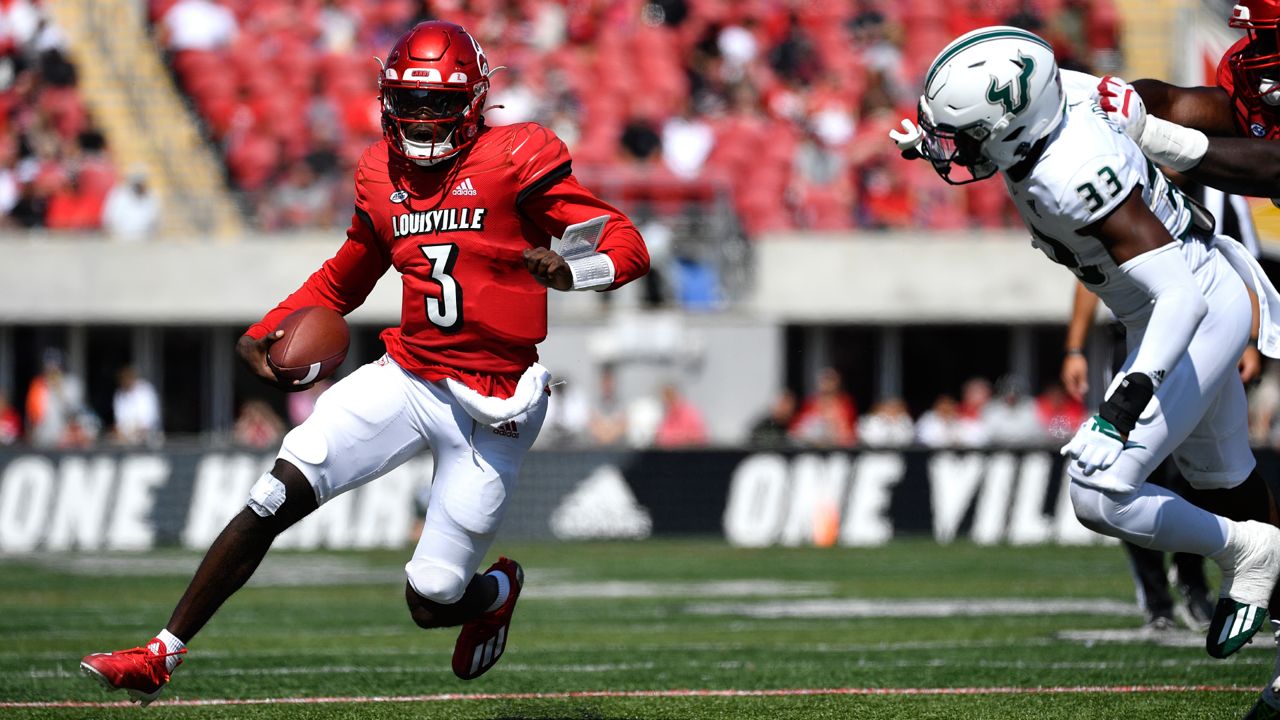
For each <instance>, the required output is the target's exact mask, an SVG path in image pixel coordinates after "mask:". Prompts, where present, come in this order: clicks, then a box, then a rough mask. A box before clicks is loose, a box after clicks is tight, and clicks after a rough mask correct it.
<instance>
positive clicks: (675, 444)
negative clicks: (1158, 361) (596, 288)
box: [540, 366, 1085, 449]
mask: <svg viewBox="0 0 1280 720" xmlns="http://www.w3.org/2000/svg"><path fill="white" fill-rule="evenodd" d="M600 381H601V386H600V393H599V395H600V397H601V398H602V399H603V400H602V401H597V403H596V404H595V406H594V407H589V406H588V405H587V403H586V402H585V401H584V400H583V399H581V398H580V397H579V396H578V395H577V394H575V392H574V391H572V390H568V391H561V392H559V393H557V394H553V395H552V403H551V407H550V409H549V410H548V415H547V421H546V425H545V426H544V429H543V436H544V437H543V438H542V439H541V440H540V443H541V444H542V446H544V447H545V446H558V447H565V446H570V447H589V446H604V447H621V446H630V447H657V448H689V447H705V446H707V445H708V444H709V443H708V439H707V435H706V432H705V430H704V427H703V422H702V417H701V413H700V412H699V410H698V408H697V407H695V406H694V405H693V404H691V403H690V402H689V401H688V400H687V399H685V398H684V397H683V396H682V395H681V393H680V391H679V388H678V386H677V385H675V384H667V385H664V386H663V387H662V389H661V391H660V393H659V395H658V397H656V398H640V399H638V400H635V401H633V402H631V403H629V404H627V405H625V406H623V405H622V404H620V403H618V401H617V389H616V380H615V379H614V371H613V370H612V368H610V367H608V366H606V367H604V368H602V370H601V377H600ZM1084 418H1085V408H1084V405H1083V403H1082V402H1081V401H1080V400H1077V399H1073V398H1071V397H1068V396H1067V394H1066V393H1065V392H1063V390H1062V387H1061V386H1060V385H1058V384H1056V383H1054V384H1051V385H1049V386H1048V387H1047V388H1046V389H1045V390H1044V392H1042V393H1041V394H1040V395H1038V396H1034V397H1033V396H1031V395H1029V394H1028V388H1027V387H1026V382H1025V381H1023V380H1022V379H1021V378H1018V377H1016V376H1005V377H1002V378H1000V379H998V380H997V381H996V383H995V385H994V388H993V385H992V383H991V382H990V381H989V380H987V379H985V378H981V377H975V378H972V379H970V380H968V381H967V382H965V383H964V386H963V387H962V388H961V389H960V398H959V399H958V400H957V399H956V398H955V397H954V396H951V395H941V396H939V397H938V398H937V400H935V401H934V403H933V406H932V407H931V408H929V409H928V410H927V411H925V412H924V413H923V414H921V415H920V416H919V417H918V418H913V417H912V416H911V414H910V413H909V412H908V409H907V404H906V403H905V402H904V401H903V400H902V399H901V398H885V399H882V400H880V401H879V402H876V403H875V404H874V405H873V406H872V407H871V409H870V410H869V411H868V412H867V413H866V414H865V415H862V416H859V414H858V408H857V405H856V403H855V401H854V398H853V397H852V396H851V395H850V394H849V393H848V392H847V391H846V390H845V389H844V382H843V380H842V378H841V377H840V373H839V372H838V371H836V370H835V369H834V368H825V369H823V370H821V371H820V372H819V373H818V375H817V377H816V378H815V382H814V390H813V392H812V393H811V394H809V395H808V396H806V397H803V398H800V397H797V395H796V393H795V392H793V391H792V390H790V389H785V388H784V389H783V390H782V391H780V392H779V393H778V395H777V396H776V397H774V398H773V400H772V402H771V403H770V406H769V410H768V412H766V413H765V414H764V415H763V416H762V417H760V418H759V419H757V420H756V421H755V422H754V423H753V424H752V426H751V429H750V432H749V434H748V435H747V437H745V438H743V440H742V444H743V445H746V446H749V447H753V448H774V449H784V448H855V447H872V448H905V447H928V448H981V447H1048V446H1052V445H1054V443H1059V444H1060V443H1062V442H1064V441H1065V440H1067V439H1068V438H1070V437H1071V435H1073V434H1074V433H1075V430H1076V428H1077V427H1078V426H1079V425H1080V423H1081V422H1083V421H1084Z"/></svg>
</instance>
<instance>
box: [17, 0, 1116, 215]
mask: <svg viewBox="0 0 1280 720" xmlns="http://www.w3.org/2000/svg"><path fill="white" fill-rule="evenodd" d="M0 8H3V9H2V10H0V15H2V17H0V28H3V30H0V32H3V33H4V34H3V36H0V42H3V50H4V52H5V55H4V63H5V67H4V68H3V69H2V70H0V90H2V91H3V92H2V95H0V102H2V103H3V108H4V113H3V116H4V118H5V129H4V132H2V133H0V170H2V172H3V177H0V211H2V213H0V214H3V215H4V216H5V217H6V221H7V222H8V223H9V224H10V225H16V226H19V227H49V228H57V229H91V228H97V227H101V226H103V225H104V224H105V225H107V226H108V227H110V226H111V225H112V223H111V222H110V220H109V217H110V215H111V213H109V212H106V213H105V216H104V211H105V210H107V208H108V206H110V205H111V203H110V202H108V199H107V196H108V193H109V192H110V191H111V188H112V186H113V185H114V184H115V181H116V177H117V175H118V174H121V173H120V172H119V171H120V169H119V168H116V169H114V170H113V168H112V167H111V164H110V162H109V159H108V157H107V155H106V152H105V147H104V145H105V143H104V140H103V136H102V133H100V132H99V131H97V130H96V129H95V128H94V126H93V124H92V121H91V119H90V118H89V116H88V114H87V113H86V112H85V109H84V104H83V100H82V98H81V97H80V95H79V94H78V93H77V91H76V70H75V68H74V66H72V65H71V64H70V63H69V62H68V61H67V59H66V54H65V48H64V47H63V46H64V41H63V39H62V37H61V36H60V34H59V33H58V31H57V30H56V28H54V27H53V26H52V25H51V23H50V22H49V21H48V17H47V12H46V11H43V10H42V9H41V6H40V5H39V4H33V3H32V2H31V0H9V1H7V2H5V3H0ZM147 8H148V17H149V21H150V22H151V24H152V30H153V33H154V36H155V38H156V40H157V43H158V45H159V46H160V47H161V48H163V50H164V52H166V54H167V58H168V61H169V64H170V67H171V69H172V71H173V74H174V76H175V78H176V80H177V84H178V86H179V87H180V88H181V90H182V92H183V93H185V95H186V97H187V99H188V100H189V103H190V106H191V107H192V108H193V110H194V111H195V113H196V114H197V116H198V117H199V118H200V121H201V123H202V125H203V130H204V132H205V133H206V135H207V137H208V138H209V139H210V141H211V142H212V143H214V144H215V145H216V146H217V147H218V148H219V149H220V150H221V152H222V156H223V158H224V160H225V163H226V167H227V173H228V182H229V184H230V186H231V187H232V188H233V189H235V190H236V191H237V192H238V193H239V196H240V197H241V198H242V199H243V204H244V206H245V208H246V210H247V211H248V213H249V214H250V215H251V216H252V217H253V219H254V222H255V225H256V226H257V227H259V228H262V229H267V230H279V229H289V228H302V227H335V226H341V225H343V224H345V223H346V222H347V221H348V220H349V216H350V198H351V194H352V189H351V177H352V169H353V167H354V163H355V162H356V160H357V159H358V158H359V155H360V153H361V152H362V150H363V149H364V148H365V147H366V146H367V145H368V144H370V143H371V142H373V141H375V140H376V139H377V138H378V137H379V136H380V133H381V129H380V121H379V106H378V102H377V100H376V71H377V63H376V61H375V60H374V58H375V57H380V56H382V55H384V54H385V53H386V51H387V49H388V48H389V47H390V45H391V43H392V42H393V41H394V40H395V38H396V37H397V36H398V35H400V34H401V33H402V32H403V31H404V30H405V29H407V28H408V27H410V26H411V25H412V24H413V23H415V22H417V21H419V20H422V19H427V18H442V19H447V20H452V21H455V22H458V23H460V24H462V25H463V26H465V27H467V28H468V29H469V30H470V31H471V32H472V33H473V34H474V35H475V36H476V37H477V39H478V40H479V41H480V43H481V44H482V45H483V47H484V48H485V49H486V51H487V53H488V55H489V59H490V62H491V63H492V64H494V65H502V66H505V68H506V69H504V70H501V71H499V72H498V73H497V74H496V75H495V76H494V81H493V89H492V91H491V93H490V98H489V99H490V104H491V106H493V109H492V110H491V111H490V112H489V113H488V119H489V121H490V122H491V123H493V124H499V125H501V124H508V123H514V122H521V121H525V120H536V121H538V122H541V123H543V124H545V125H547V126H549V127H551V128H553V129H554V130H555V131H556V132H557V133H558V134H559V135H560V136H561V137H562V138H564V140H565V141H566V142H567V143H568V144H569V146H570V147H571V149H572V151H573V154H574V157H575V167H576V168H577V172H578V173H579V174H580V175H582V176H583V177H584V179H586V180H587V181H588V182H589V183H593V184H595V185H596V186H597V187H598V188H599V189H600V190H601V192H602V193H603V194H605V195H606V196H608V197H609V198H610V199H612V200H614V201H616V202H618V203H620V204H621V205H623V206H624V207H625V208H626V209H628V210H633V211H634V210H637V209H638V208H639V207H640V206H645V207H646V208H650V209H654V210H655V211H656V212H659V213H661V212H666V211H672V212H681V211H682V210H683V209H686V208H688V207H689V206H691V205H692V206H694V207H697V206H698V204H700V203H702V204H705V203H706V202H708V201H709V200H710V199H712V198H723V199H725V200H726V201H727V202H729V203H730V204H731V205H732V207H733V208H734V210H735V211H736V213H737V216H738V218H739V221H740V224H741V226H742V228H743V229H744V230H745V232H746V233H747V234H748V235H749V236H754V235H757V234H759V233H763V232H767V231H771V230H784V229H789V228H808V229H847V228H904V227H911V228H921V227H923V228H932V229H959V228H966V227H992V226H1003V225H1006V224H1008V223H1009V222H1010V218H1011V217H1014V216H1013V214H1012V213H1008V212H1005V210H1006V207H1005V203H1006V200H1005V197H1004V195H1005V194H1004V192H1003V191H1002V189H1001V188H1000V187H999V184H998V183H979V184H975V185H971V186H968V188H966V189H965V190H963V191H962V192H954V191H951V190H950V189H948V188H946V187H945V186H943V185H942V184H941V183H940V182H939V181H938V180H937V178H936V177H934V176H933V174H932V172H931V171H930V170H929V168H928V167H925V166H924V165H923V164H920V163H902V162H898V161H897V160H896V154H895V153H893V152H892V151H891V149H890V148H891V146H890V144H889V143H888V142H887V141H886V140H885V133H886V132H887V130H888V129H889V128H890V127H891V126H894V125H896V123H897V121H898V119H899V118H900V117H903V116H905V115H914V111H915V108H914V103H915V98H916V96H917V95H918V92H919V82H920V80H921V78H922V76H923V74H924V71H925V69H926V67H927V65H928V62H929V60H930V59H931V58H932V57H933V56H934V55H935V54H936V52H937V51H938V50H939V49H940V48H941V47H942V46H943V45H944V44H946V42H948V41H949V40H950V39H951V38H953V37H955V36H956V35H959V34H960V33H963V32H965V31H967V30H970V29H973V28H975V27H979V26H982V25H987V24H994V23H1008V24H1014V25H1018V26H1022V27H1026V28H1029V29H1032V30H1034V31H1036V32H1039V33H1041V34H1043V35H1045V36H1046V37H1048V38H1049V39H1051V40H1052V42H1053V43H1054V46H1055V48H1056V49H1057V51H1058V54H1059V61H1060V63H1061V64H1062V66H1063V67H1070V68H1092V69H1094V70H1096V71H1099V72H1102V71H1107V70H1113V69H1115V68H1116V67H1117V66H1118V63H1119V52H1118V39H1119V32H1118V22H1119V21H1118V15H1117V12H1116V9H1115V7H1114V0H961V1H959V2H944V1H943V0H930V1H928V2H907V3H900V2H891V1H890V0H830V1H824V2H801V1H799V0H750V1H748V2H736V1H733V0H252V1H251V0H149V2H148V3H147ZM499 106H500V107H499ZM143 172H144V171H143V170H142V169H137V170H136V172H133V171H131V180H132V179H133V178H143V179H142V180H140V181H138V182H130V183H122V184H121V185H122V186H123V187H122V188H121V190H120V192H121V194H124V193H125V192H126V191H128V190H130V189H131V190H132V192H133V196H132V198H134V202H133V205H135V206H136V205H139V204H140V203H139V201H137V200H136V198H138V197H147V192H146V182H145V177H144V175H143ZM128 199H131V198H130V196H126V197H125V200H128ZM151 200H152V201H153V202H154V198H151ZM115 204H116V205H117V206H125V205H128V203H126V202H125V201H124V200H121V201H118V202H117V203H115ZM137 212H141V211H137ZM142 214H144V215H145V213H142ZM152 218H153V219H152V226H153V225H154V210H153V211H152ZM138 224H139V223H138V222H136V221H135V222H134V223H133V225H134V226H136V225H138ZM141 224H142V225H143V226H144V227H147V225H146V224H145V223H141ZM126 225H127V223H126ZM126 234H130V235H132V236H136V235H137V234H138V233H137V232H136V230H135V231H133V232H131V233H126Z"/></svg>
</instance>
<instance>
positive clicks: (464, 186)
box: [453, 178, 476, 195]
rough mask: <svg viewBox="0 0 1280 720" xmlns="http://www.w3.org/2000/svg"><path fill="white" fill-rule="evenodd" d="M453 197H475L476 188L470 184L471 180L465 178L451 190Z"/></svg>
mask: <svg viewBox="0 0 1280 720" xmlns="http://www.w3.org/2000/svg"><path fill="white" fill-rule="evenodd" d="M453 194H454V195H475V194H476V187H475V186H474V185H472V184H471V178H465V179H464V180H463V181H462V182H460V183H458V187H456V188H454V189H453Z"/></svg>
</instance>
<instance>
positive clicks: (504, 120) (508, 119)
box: [484, 68, 542, 125]
mask: <svg viewBox="0 0 1280 720" xmlns="http://www.w3.org/2000/svg"><path fill="white" fill-rule="evenodd" d="M541 98H542V95H541V94H539V93H537V92H535V91H534V89H533V88H531V87H529V85H527V84H526V83H525V82H524V80H523V78H522V76H521V74H520V72H519V71H518V70H515V69H514V68H507V69H506V70H504V71H503V75H502V80H501V81H500V82H498V83H495V87H494V89H493V93H492V95H490V99H489V102H490V105H491V106H492V108H493V109H492V110H487V111H485V114H484V121H485V122H486V123H488V124H491V125H515V124H516V123H522V122H529V121H531V120H537V119H538V117H539V108H540V106H541V104H542V101H541Z"/></svg>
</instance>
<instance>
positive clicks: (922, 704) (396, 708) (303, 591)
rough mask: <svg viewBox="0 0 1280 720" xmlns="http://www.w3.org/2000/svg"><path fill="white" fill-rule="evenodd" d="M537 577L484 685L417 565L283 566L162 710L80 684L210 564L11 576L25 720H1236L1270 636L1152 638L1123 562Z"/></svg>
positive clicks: (1108, 558)
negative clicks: (406, 580)
mask: <svg viewBox="0 0 1280 720" xmlns="http://www.w3.org/2000/svg"><path fill="white" fill-rule="evenodd" d="M499 549H500V550H501V551H502V552H504V553H506V554H509V555H511V556H512V557H515V558H516V559H518V560H520V561H521V563H522V564H523V565H524V566H525V569H526V574H527V584H526V587H525V592H524V594H523V595H522V597H521V600H520V604H519V607H518V610H517V613H516V616H515V622H514V624H513V626H512V631H511V636H510V641H509V644H508V650H507V654H506V656H505V657H504V658H503V659H502V661H501V662H500V663H499V664H498V666H497V667H495V668H494V669H493V670H491V671H490V672H489V673H488V674H487V675H485V676H484V677H482V678H480V679H478V680H475V681H472V682H469V683H464V682H462V681H459V680H457V679H455V678H454V677H453V675H452V673H451V672H450V670H449V656H450V653H451V651H452V646H453V640H454V637H455V633H454V632H453V631H434V632H425V631H422V630H419V629H417V628H416V627H415V626H414V625H413V624H412V622H411V621H410V620H409V616H408V613H407V612H406V610H405V608H404V603H403V597H402V594H403V576H402V570H401V567H402V564H403V562H404V560H405V559H406V558H407V555H408V551H407V550H406V551H405V552H394V553H393V552H376V553H285V552H281V553H276V554H273V555H271V556H269V557H268V559H267V562H266V563H265V564H264V565H263V567H262V568H261V570H260V571H259V574H258V576H257V577H255V579H254V581H253V582H252V583H251V584H250V585H249V587H247V588H246V589H245V590H243V591H242V592H241V593H240V594H239V595H237V596H236V597H234V598H232V600H231V601H230V602H229V603H228V604H227V606H226V607H225V608H223V610H222V612H221V613H220V614H219V615H218V616H217V617H215V618H214V620H213V622H212V623H211V624H210V625H209V627H208V628H206V630H205V631H204V633H203V634H201V635H200V637H198V638H197V639H196V641H195V643H194V644H193V645H192V647H191V652H190V654H189V655H188V656H187V660H186V663H185V664H184V665H183V666H182V667H181V668H180V669H179V670H178V671H177V673H176V674H175V676H174V680H173V681H172V682H171V683H170V685H169V686H168V688H167V689H166V692H165V694H164V695H163V696H162V699H161V701H159V702H157V703H155V704H154V705H152V706H151V707H150V708H148V709H146V710H140V709H138V708H137V707H136V706H131V705H127V704H125V703H124V695H123V693H114V694H107V693H105V692H103V690H102V689H101V688H100V687H99V686H98V685H97V684H95V683H93V682H91V681H90V680H89V679H88V678H85V677H83V676H82V675H80V673H79V671H78V661H79V658H80V656H81V655H83V654H85V653H87V652H91V651H98V650H109V649H117V648H121V647H128V646H133V645H137V644H140V643H141V642H143V641H145V640H147V639H148V638H150V637H151V636H152V635H153V634H154V633H155V632H156V631H157V630H159V629H160V627H161V626H162V625H163V623H164V621H165V620H166V619H167V618H168V614H169V611H170V609H171V607H172V603H173V602H174V600H176V598H177V597H178V595H179V594H180V593H181V591H182V589H183V587H184V586H185V583H186V579H187V577H188V576H189V573H190V572H191V569H192V568H193V567H194V565H195V563H196V562H197V561H198V559H199V558H198V556H196V555H193V554H189V553H182V552H176V551H174V552H164V553H155V554H149V555H50V556H37V557H25V558H20V559H13V558H10V559H3V560H0V639H3V647H0V716H2V717H5V718H10V717H13V718H24V717H26V718H34V717H40V718H122V717H136V716H137V714H138V713H145V714H146V716H147V717H162V718H395V719H396V720H401V719H402V718H406V717H409V718H493V719H502V720H514V719H516V718H583V719H586V718H671V719H677V718H678V719H688V718H770V719H773V718H1050V717H1051V718H1124V717H1135V718H1136V717H1158V718H1233V717H1239V716H1241V715H1243V714H1244V712H1245V711H1246V710H1247V709H1248V707H1249V705H1250V704H1251V703H1252V700H1253V697H1254V694H1255V691H1254V688H1256V687H1260V686H1261V685H1262V684H1263V683H1264V682H1265V681H1266V680H1267V679H1268V677H1269V675H1270V671H1271V667H1272V662H1273V654H1274V652H1273V647H1272V644H1271V640H1270V638H1269V637H1267V638H1262V639H1259V640H1257V641H1255V643H1254V645H1252V646H1250V647H1248V648H1246V649H1245V650H1243V651H1242V652H1241V653H1239V654H1238V655H1237V656H1236V657H1234V658H1231V659H1228V660H1225V661H1219V660H1213V659H1212V658H1210V657H1209V656H1208V655H1206V654H1205V652H1204V650H1203V648H1202V645H1203V638H1202V637H1201V636H1200V635H1198V634H1195V633H1192V632H1190V631H1177V632H1172V633H1164V634H1159V635H1152V634H1149V633H1144V632H1141V631H1139V630H1138V627H1139V626H1140V625H1141V622H1142V618H1141V616H1140V614H1139V613H1138V612H1137V610H1136V608H1135V606H1134V602H1133V589H1132V586H1131V584H1130V581H1129V578H1128V573H1127V571H1126V568H1125V560H1124V557H1123V553H1122V552H1121V550H1120V549H1119V548H1118V547H1114V546H1110V547H1088V548H1057V547H1035V548H1010V547H994V548H992V547H976V546H973V545H968V544H955V545H951V546H938V545H935V544H933V543H932V542H924V541H895V543H894V544H892V545H890V546H888V547H884V548H877V549H841V548H830V549H819V548H797V549H785V548H772V549H763V550H744V549H734V548H730V547H728V546H726V545H724V544H723V543H721V542H713V541H701V540H699V541H649V542H644V543H592V544H537V545H521V546H509V545H508V546H503V547H501V548H499Z"/></svg>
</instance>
